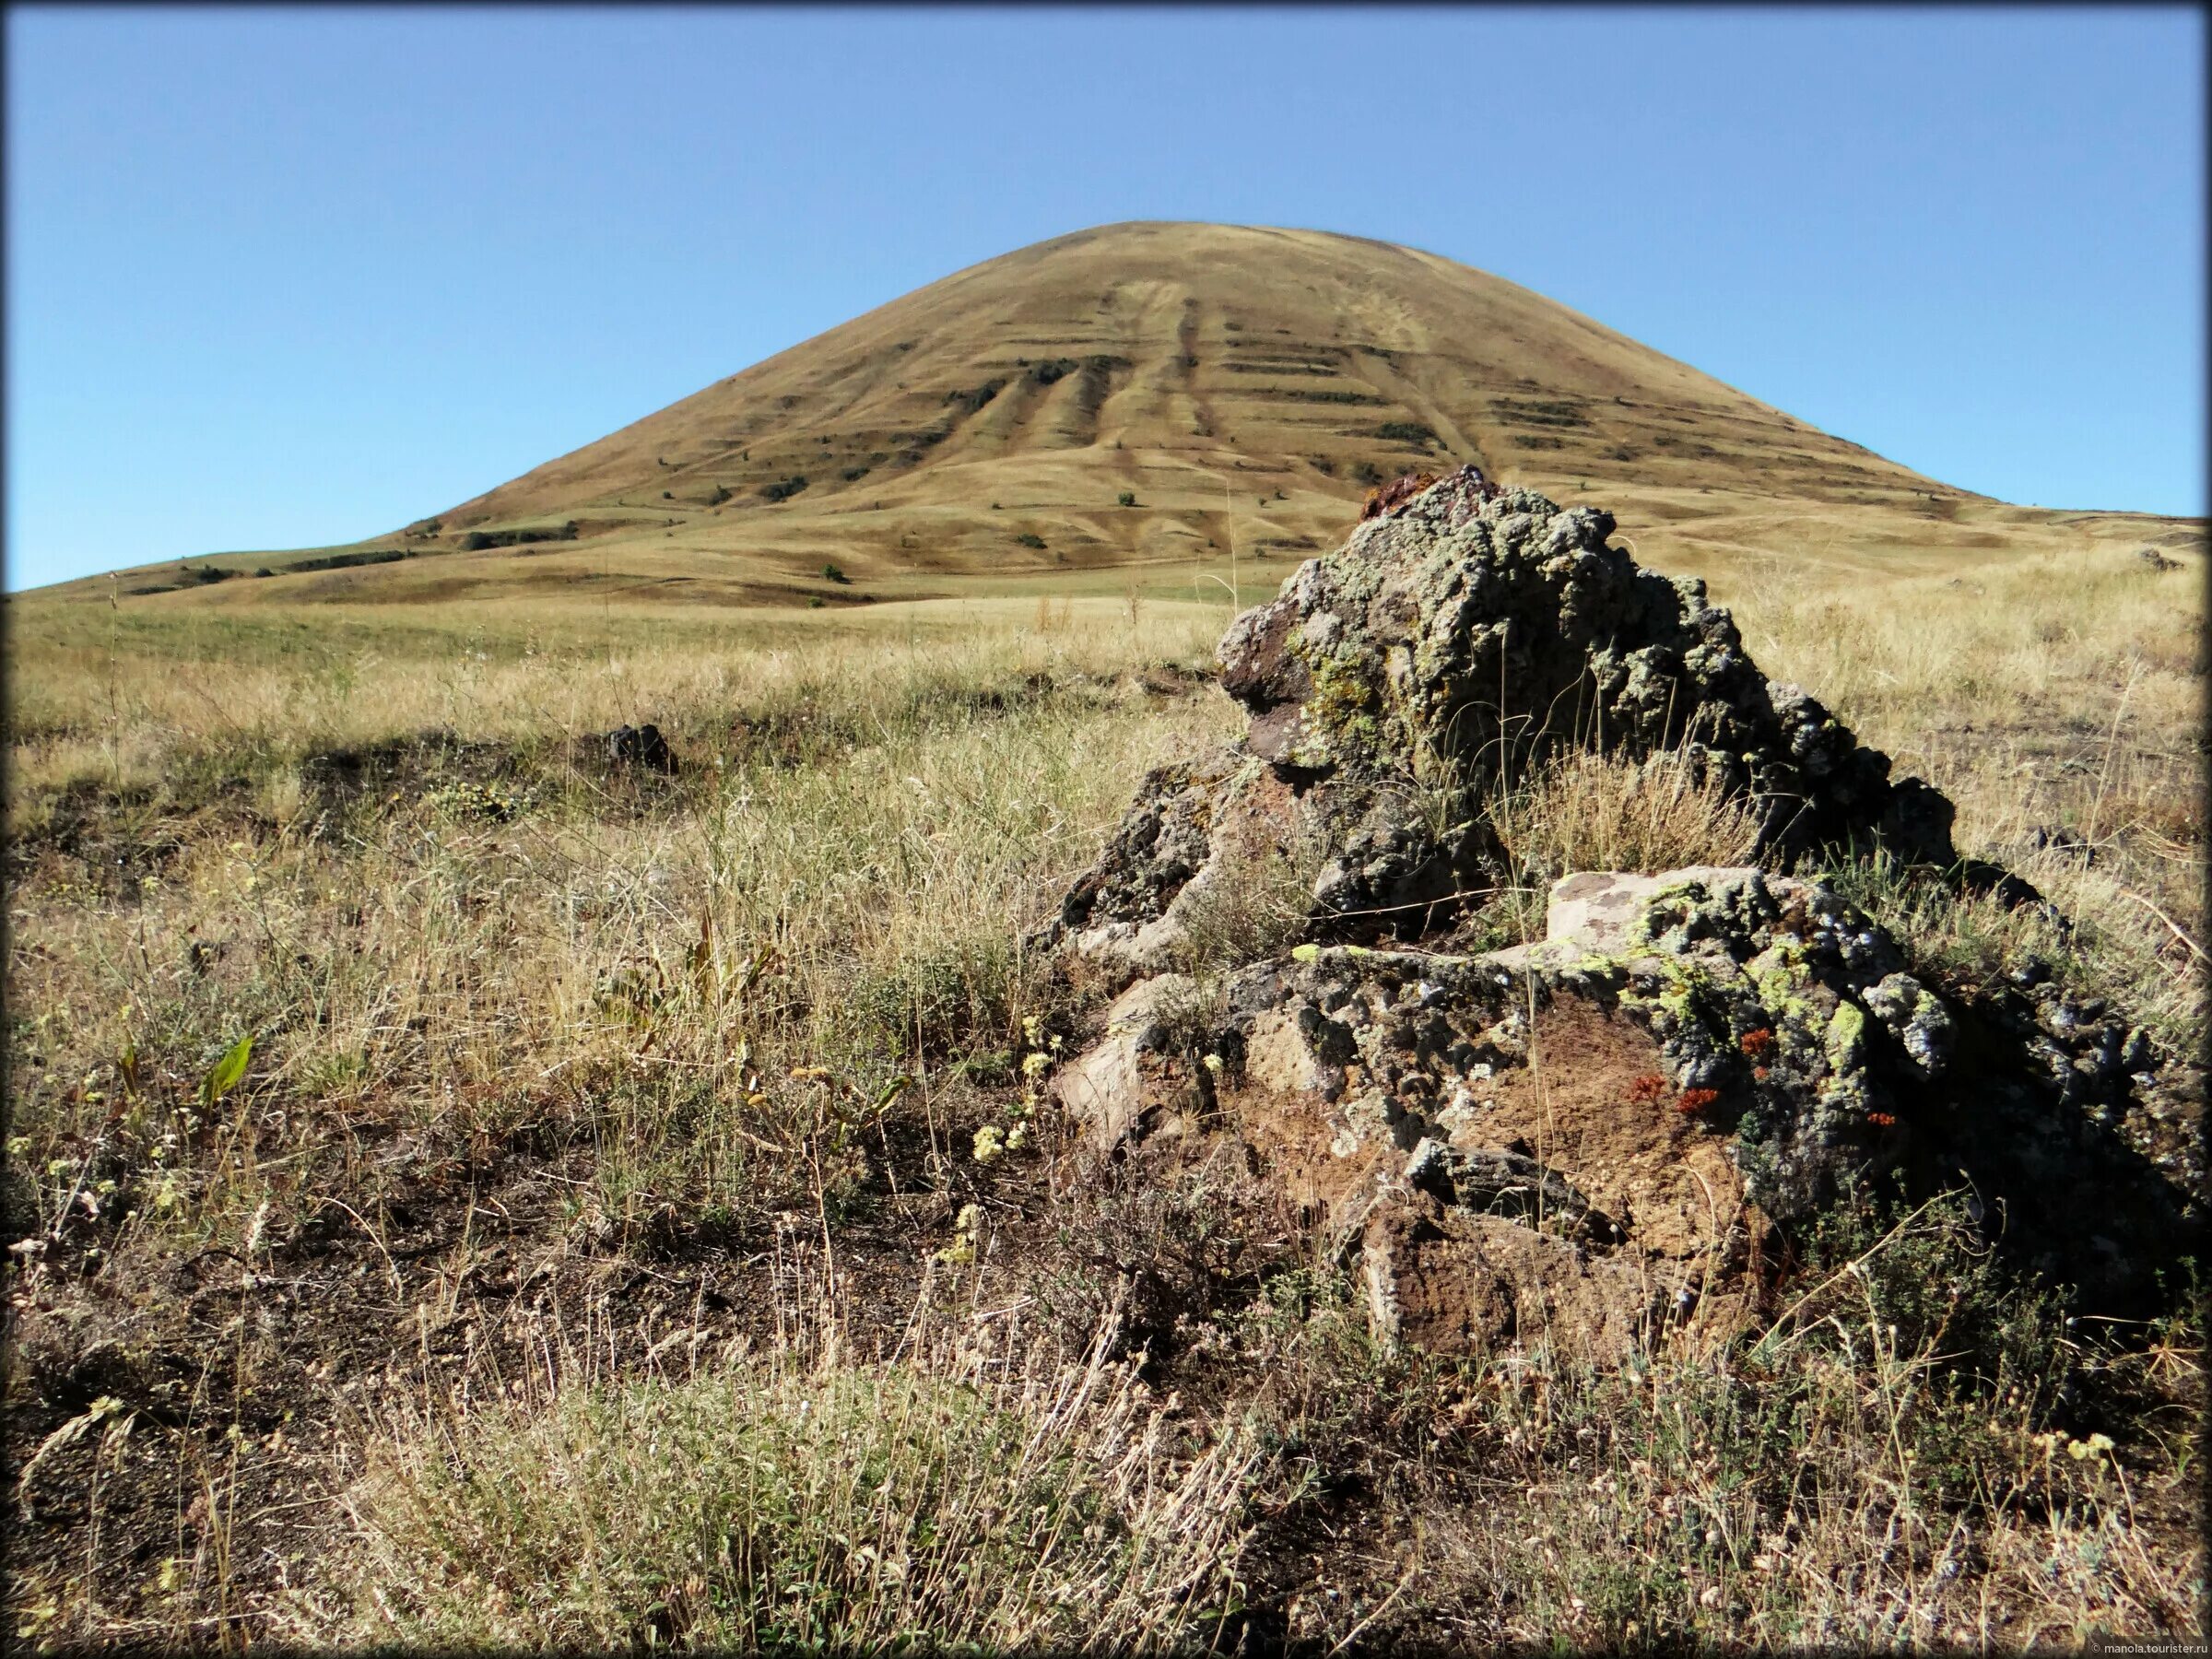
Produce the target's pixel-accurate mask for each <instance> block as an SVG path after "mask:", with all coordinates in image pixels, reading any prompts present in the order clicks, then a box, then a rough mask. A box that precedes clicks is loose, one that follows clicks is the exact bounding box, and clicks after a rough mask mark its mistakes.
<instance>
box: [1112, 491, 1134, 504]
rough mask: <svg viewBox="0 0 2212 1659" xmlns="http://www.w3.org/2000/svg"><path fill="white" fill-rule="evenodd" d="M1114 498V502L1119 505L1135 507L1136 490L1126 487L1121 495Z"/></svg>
mask: <svg viewBox="0 0 2212 1659" xmlns="http://www.w3.org/2000/svg"><path fill="white" fill-rule="evenodd" d="M1113 500H1114V504H1115V505H1116V506H1118V507H1134V506H1135V505H1136V491H1135V490H1134V489H1124V490H1123V491H1122V493H1121V494H1120V495H1118V496H1116V497H1114V498H1113Z"/></svg>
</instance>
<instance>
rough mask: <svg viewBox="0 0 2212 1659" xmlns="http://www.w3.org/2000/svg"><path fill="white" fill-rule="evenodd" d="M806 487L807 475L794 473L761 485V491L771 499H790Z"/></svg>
mask: <svg viewBox="0 0 2212 1659" xmlns="http://www.w3.org/2000/svg"><path fill="white" fill-rule="evenodd" d="M804 488H806V474H804V473H794V474H793V475H792V476H791V477H788V478H784V479H781V480H779V481H778V482H776V483H774V484H763V485H761V486H760V493H761V494H762V495H763V496H765V497H767V498H768V499H769V500H771V501H788V500H791V498H792V497H793V496H794V495H797V494H798V493H799V491H800V490H802V489H804Z"/></svg>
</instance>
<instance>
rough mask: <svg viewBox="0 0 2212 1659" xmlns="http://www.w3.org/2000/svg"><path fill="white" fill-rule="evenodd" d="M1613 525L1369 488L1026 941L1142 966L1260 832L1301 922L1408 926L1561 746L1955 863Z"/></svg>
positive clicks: (1448, 902) (1328, 935)
mask: <svg viewBox="0 0 2212 1659" xmlns="http://www.w3.org/2000/svg"><path fill="white" fill-rule="evenodd" d="M1378 501H1379V502H1380V501H1381V498H1378ZM1612 530H1613V520H1612V518H1611V517H1610V516H1609V515H1608V514H1606V513H1604V512H1595V511H1593V510H1592V509H1589V508H1575V509H1573V510H1571V511H1568V510H1562V509H1561V508H1559V506H1557V505H1556V504H1555V503H1553V502H1551V501H1549V500H1546V499H1545V498H1544V497H1542V496H1540V495H1536V494H1535V493H1534V492H1532V491H1529V490H1518V489H1516V490H1507V491H1504V492H1499V491H1497V490H1496V489H1495V488H1493V487H1491V486H1489V485H1488V484H1487V483H1486V482H1485V481H1484V480H1483V478H1482V477H1481V475H1480V474H1479V473H1477V471H1475V469H1473V468H1472V467H1469V468H1465V469H1462V471H1461V472H1459V473H1456V474H1454V475H1453V476H1452V477H1447V478H1445V479H1443V480H1441V482H1437V483H1434V484H1432V485H1430V487H1429V488H1424V489H1421V490H1419V491H1418V492H1417V493H1413V494H1410V495H1406V496H1405V497H1403V499H1398V500H1393V501H1390V502H1387V503H1382V504H1381V505H1379V508H1378V511H1377V513H1376V515H1375V516H1373V517H1371V518H1370V519H1368V520H1366V521H1365V522H1363V523H1362V524H1359V527H1358V528H1357V529H1356V530H1355V531H1354V532H1353V533H1352V535H1351V536H1350V537H1349V538H1348V539H1347V541H1346V543H1345V545H1344V546H1343V547H1341V548H1339V549H1338V550H1337V551H1336V552H1335V553H1333V554H1330V555H1329V556H1327V557H1326V558H1324V559H1310V560H1308V561H1307V562H1306V563H1304V564H1303V565H1300V567H1299V569H1298V571H1296V572H1295V573H1294V574H1293V575H1292V576H1290V578H1289V579H1288V581H1286V582H1284V583H1283V586H1282V589H1281V592H1280V593H1279V594H1278V595H1277V597H1276V598H1275V599H1274V600H1273V601H1271V602H1270V603H1268V604H1266V605H1264V606H1257V607H1255V608H1254V609H1252V610H1249V611H1246V612H1245V613H1244V614H1243V615H1241V617H1239V618H1237V619H1236V621H1235V622H1234V623H1233V624H1232V625H1231V626H1230V630H1229V632H1228V634H1227V635H1226V636H1225V637H1224V638H1223V640H1222V641H1221V645H1220V650H1219V653H1218V654H1219V661H1220V665H1221V684H1222V687H1223V688H1224V689H1226V690H1227V691H1228V692H1229V693H1230V695H1231V696H1232V697H1234V698H1235V699H1237V700H1238V701H1239V702H1241V703H1242V704H1243V705H1244V707H1245V708H1246V709H1247V710H1248V711H1249V712H1250V714H1251V724H1250V727H1249V730H1248V732H1247V734H1246V736H1245V738H1244V739H1243V741H1242V743H1241V744H1237V745H1230V746H1229V747H1225V748H1224V749H1222V750H1220V751H1218V753H1216V754H1214V755H1212V756H1208V757H1207V758H1206V759H1203V760H1201V761H1198V762H1196V763H1194V764H1191V765H1188V766H1182V767H1176V768H1169V769H1163V770H1161V771H1156V772H1154V773H1152V774H1151V775H1150V776H1148V777H1147V779H1146V780H1145V782H1144V783H1143V785H1142V786H1141V787H1140V789H1139V791H1138V794H1137V799H1136V802H1135V805H1133V806H1132V807H1131V808H1130V812H1129V815H1128V817H1127V818H1126V819H1125V820H1124V823H1123V826H1122V828H1121V830H1119V831H1118V832H1117V834H1116V835H1115V837H1114V838H1113V840H1112V842H1111V843H1110V844H1109V845H1108V846H1107V847H1106V848H1105V849H1104V850H1103V852H1102V853H1100V858H1099V860H1098V862H1097V863H1096V864H1095V865H1093V866H1092V867H1091V869H1090V870H1088V872H1086V873H1085V874H1084V876H1083V877H1081V878H1080V879H1078V880H1077V883H1076V884H1075V886H1074V887H1073V888H1071V889H1070V891H1069V892H1068V894H1067V896H1066V899H1065V901H1064V903H1063V905H1062V908H1061V913H1060V914H1059V915H1058V916H1057V917H1055V918H1054V919H1053V922H1052V923H1051V924H1048V926H1047V927H1046V928H1045V930H1044V931H1043V934H1042V935H1041V937H1040V938H1039V939H1038V941H1037V943H1039V944H1040V945H1043V946H1052V945H1055V944H1057V943H1059V942H1060V941H1061V940H1062V939H1064V938H1073V939H1074V940H1075V941H1076V947H1077V951H1078V953H1079V954H1082V955H1085V956H1088V957H1092V958H1095V959H1097V960H1098V961H1099V962H1100V965H1101V967H1102V968H1103V969H1104V970H1105V971H1107V972H1109V973H1110V974H1112V975H1116V976H1119V977H1121V978H1124V979H1125V978H1126V977H1128V976H1130V975H1134V974H1136V973H1142V972H1147V971H1158V969H1159V967H1161V966H1164V965H1166V964H1167V963H1168V962H1170V961H1171V959H1172V958H1173V956H1174V953H1175V951H1176V950H1177V948H1178V947H1180V946H1181V944H1182V942H1183V941H1184V940H1185V938H1186V937H1187V933H1188V929H1187V925H1186V922H1187V916H1186V914H1183V913H1177V903H1178V900H1179V897H1180V896H1181V895H1182V891H1183V889H1184V888H1185V886H1186V885H1188V884H1192V883H1194V882H1195V883H1197V884H1198V891H1199V892H1200V893H1201V894H1203V893H1204V892H1205V890H1206V883H1205V881H1204V880H1203V879H1202V878H1203V877H1205V875H1206V871H1207V870H1208V869H1209V867H1211V866H1212V865H1216V864H1221V863H1234V862H1235V861H1236V860H1237V859H1239V858H1244V859H1247V860H1249V858H1250V857H1252V856H1253V855H1254V851H1253V850H1254V849H1255V848H1258V847H1260V846H1262V845H1263V844H1265V843H1267V842H1269V841H1272V842H1273V844H1274V845H1275V846H1276V847H1277V849H1278V850H1280V851H1283V852H1285V853H1288V851H1289V850H1290V849H1292V848H1293V847H1300V848H1305V849H1311V850H1312V860H1311V862H1312V880H1311V883H1310V892H1309V898H1308V904H1309V905H1310V912H1311V925H1310V927H1309V928H1308V930H1307V936H1308V937H1311V938H1313V939H1317V940H1320V939H1340V940H1341V939H1349V940H1368V939H1373V938H1376V937H1378V936H1381V935H1385V934H1390V935H1397V936H1400V937H1411V936H1418V935H1422V934H1425V933H1427V932H1429V931H1430V930H1432V928H1433V927H1434V926H1435V925H1436V924H1437V923H1438V921H1439V919H1440V918H1441V917H1443V916H1446V915H1448V914H1449V913H1450V912H1452V910H1453V907H1454V906H1455V905H1458V904H1459V903H1461V902H1462V901H1463V900H1465V898H1466V897H1467V896H1468V895H1469V894H1471V893H1473V892H1475V891H1477V890H1478V889H1479V888H1481V887H1482V885H1483V880H1482V871H1483V868H1484V862H1485V859H1486V857H1487V856H1488V855H1490V854H1493V853H1495V852H1496V850H1497V848H1496V842H1495V839H1494V837H1493V836H1492V834H1491V832H1490V830H1489V826H1488V822H1487V821H1486V819H1485V818H1483V816H1482V814H1481V812H1480V811H1479V809H1478V808H1477V807H1476V806H1471V805H1470V803H1480V802H1482V801H1484V800H1486V799H1488V798H1489V791H1490V786H1491V785H1492V784H1493V783H1494V782H1496V781H1497V780H1498V779H1499V778H1500V777H1501V776H1503V777H1506V778H1509V779H1510V778H1512V777H1517V776H1518V775H1520V773H1521V772H1522V771H1524V770H1525V769H1526V768H1528V767H1529V766H1531V765H1534V764H1535V763H1537V762H1538V761H1540V760H1541V759H1544V758H1545V757H1546V756H1547V755H1548V754H1550V753H1551V752H1553V751H1554V750H1556V749H1558V748H1559V747H1564V746H1570V745H1583V746H1588V747H1599V748H1603V749H1606V750H1608V751H1613V752H1619V753H1623V754H1626V755H1629V756H1631V757H1636V758H1641V757H1646V756H1650V755H1653V754H1656V753H1660V752H1668V753H1674V754H1678V755H1680V756H1681V757H1682V758H1683V759H1684V761H1685V763H1686V764H1687V766H1688V769H1689V774H1690V776H1691V778H1692V779H1693V780H1701V779H1704V778H1707V777H1717V778H1718V779H1720V780H1721V781H1723V782H1724V785H1725V786H1726V787H1727V788H1728V789H1729V790H1731V791H1732V792H1736V793H1740V794H1745V795H1746V796H1747V797H1748V798H1749V799H1751V800H1752V801H1754V802H1755V803H1756V804H1757V809H1758V811H1759V814H1760V818H1761V828H1760V842H1759V857H1760V860H1761V862H1762V863H1771V864H1775V865H1783V866H1786V865H1789V864H1790V863H1791V862H1792V861H1793V860H1794V859H1796V858H1798V857H1799V856H1800V855H1803V854H1806V853H1811V852H1814V851H1816V850H1818V849H1822V848H1829V847H1838V846H1850V847H1855V848H1858V849H1861V850H1866V851H1871V850H1874V849H1876V848H1877V847H1878V848H1883V849H1887V850H1888V851H1889V852H1891V853H1894V854H1896V855H1898V856H1900V857H1901V858H1903V859H1905V860H1907V861H1909V862H1922V863H1930V864H1935V865H1943V866H1951V865H1956V864H1957V863H1958V855H1957V853H1956V850H1955V849H1954V848H1953V846H1952V844H1951V838H1950V823H1951V806H1950V803H1949V802H1948V801H1947V800H1946V799H1945V798H1944V797H1943V796H1942V795H1941V794H1938V793H1937V792H1935V790H1933V789H1930V788H1929V787H1928V786H1926V785H1925V784H1924V783H1922V782H1919V781H1918V780H1917V779H1905V780H1902V781H1892V780H1891V778H1890V776H1889V770H1890V763H1889V759H1888V757H1887V756H1885V755H1883V754H1881V753H1880V752H1879V751H1878V750H1875V749H1871V748H1867V747H1864V746H1863V745H1861V744H1860V743H1859V742H1858V741H1857V739H1856V738H1854V737H1853V735H1852V734H1851V732H1850V731H1849V730H1848V729H1846V728H1845V727H1844V726H1843V725H1842V724H1841V723H1840V722H1839V721H1837V720H1836V719H1835V718H1834V717H1833V716H1832V715H1831V714H1830V712H1828V711H1827V710H1826V709H1825V708H1823V707H1822V706H1821V705H1820V704H1819V703H1818V701H1816V700H1814V699H1812V698H1811V697H1809V696H1807V695H1806V693H1805V692H1804V691H1802V690H1800V689H1799V688H1796V687H1794V686H1786V685H1775V684H1771V683H1770V682H1769V681H1768V680H1767V678H1766V677H1765V676H1764V675H1762V674H1761V673H1760V672H1759V669H1758V668H1757V666H1756V665H1753V663H1752V662H1751V659H1750V657H1749V655H1748V654H1747V653H1746V651H1745V650H1744V645H1743V641H1742V639H1741V637H1740V636H1739V635H1738V634H1737V632H1736V629H1735V623H1734V621H1733V620H1731V619H1730V618H1729V615H1728V613H1727V612H1726V611H1724V610H1720V609H1717V608H1715V607H1714V606H1710V605H1708V604H1707V603H1706V601H1705V590H1704V587H1703V584H1702V583H1700V582H1697V581H1695V580H1692V579H1689V578H1681V579H1677V580H1672V581H1670V580H1668V579H1666V578H1665V577H1661V576H1658V575H1655V574H1653V573H1652V572H1650V571H1641V570H1639V569H1638V568H1637V566H1636V564H1635V562H1634V561H1633V560H1632V559H1630V557H1629V555H1628V554H1627V553H1626V552H1624V551H1622V550H1621V549H1619V548H1618V547H1613V546H1612V545H1611V544H1610V542H1609V539H1608V538H1609V536H1610V535H1611V534H1612ZM1239 838H1241V845H1238V844H1232V843H1236V842H1238V841H1239ZM1986 874H1991V875H1993V876H1994V875H1995V874H1998V873H1994V872H1990V873H1986ZM2013 890H2014V893H2015V896H2016V897H2027V896H2030V889H2028V888H2025V886H2024V885H2023V884H2018V883H2017V882H2016V883H2015V884H2014V889H2013Z"/></svg>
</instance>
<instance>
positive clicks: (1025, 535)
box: [1014, 530, 1044, 548]
mask: <svg viewBox="0 0 2212 1659" xmlns="http://www.w3.org/2000/svg"><path fill="white" fill-rule="evenodd" d="M1014 545H1015V546H1016V547H1039V548H1041V547H1043V546H1044V537H1043V536H1041V535H1038V534H1037V533H1036V532H1035V531H1033V530H1024V531H1023V532H1022V533H1021V534H1020V535H1018V536H1016V537H1015V538H1014Z"/></svg>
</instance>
